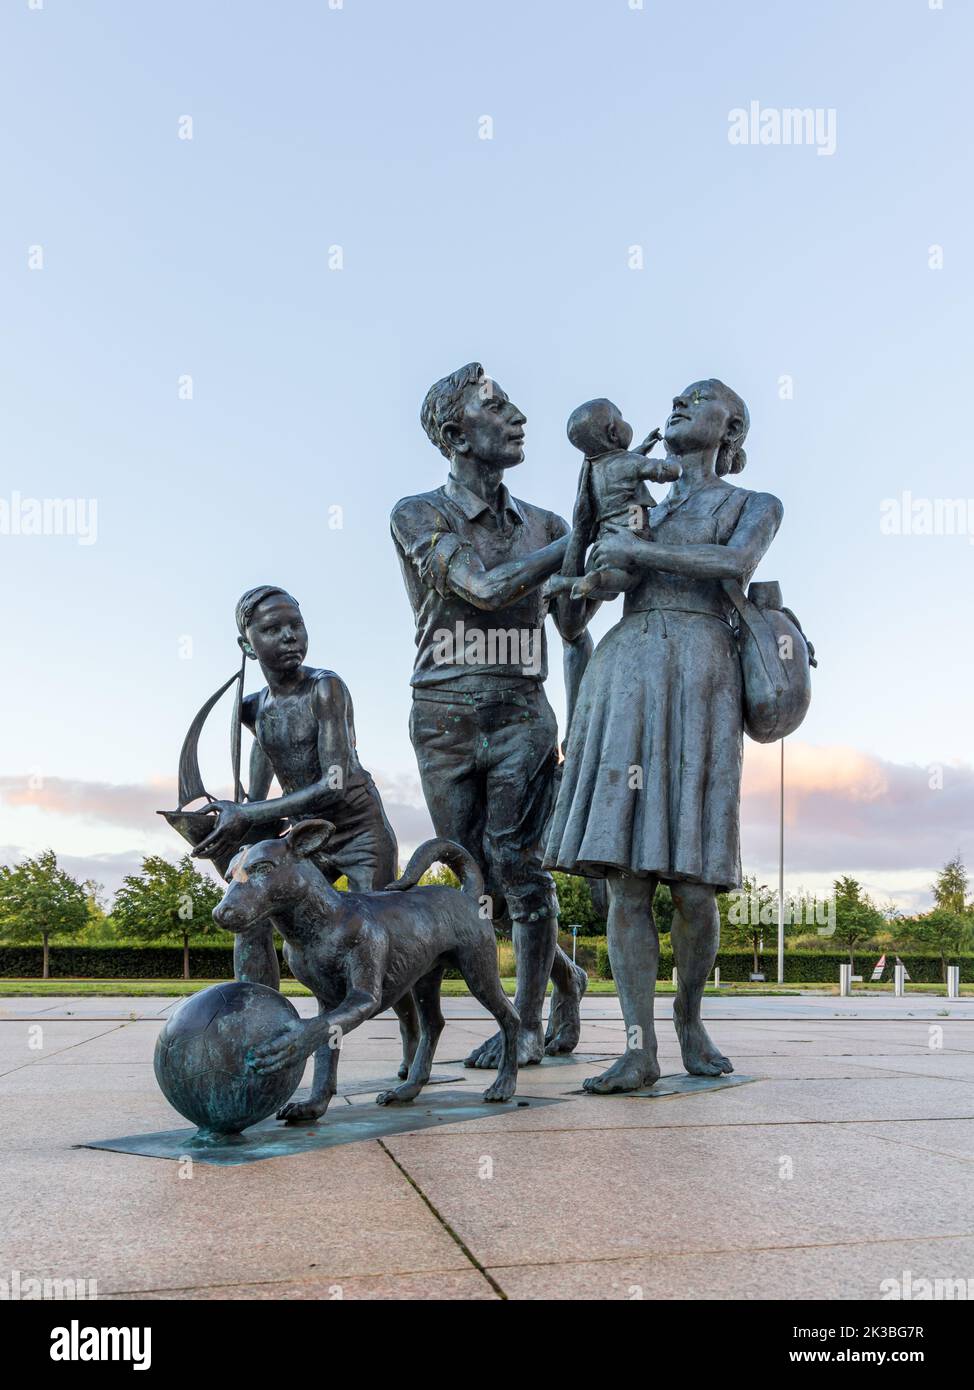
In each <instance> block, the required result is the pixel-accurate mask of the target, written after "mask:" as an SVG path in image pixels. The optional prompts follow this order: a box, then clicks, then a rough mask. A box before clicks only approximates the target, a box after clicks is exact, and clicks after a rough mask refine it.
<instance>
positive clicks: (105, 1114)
mask: <svg viewBox="0 0 974 1390" xmlns="http://www.w3.org/2000/svg"><path fill="white" fill-rule="evenodd" d="M297 1002H298V1004H299V1007H301V1011H302V1012H304V1013H310V1012H311V1011H312V1010H313V1007H314V1006H313V1003H312V1001H311V1000H300V1001H297ZM4 1003H5V1005H7V1006H10V1007H9V1008H5V1009H4V1013H5V1015H6V1016H5V1017H0V1113H2V1116H3V1123H2V1124H0V1269H3V1268H7V1269H17V1270H19V1271H20V1272H21V1274H22V1276H24V1277H29V1276H31V1275H41V1276H44V1275H47V1276H49V1277H51V1276H55V1277H57V1276H60V1277H69V1276H70V1277H76V1278H89V1279H90V1278H96V1279H97V1280H98V1284H99V1289H100V1292H101V1293H102V1294H103V1295H105V1296H111V1295H113V1294H115V1295H118V1296H124V1295H130V1294H135V1295H142V1296H145V1297H151V1298H155V1297H171V1298H256V1299H261V1300H270V1299H275V1298H295V1299H302V1300H304V1299H307V1300H312V1299H331V1298H335V1297H338V1296H339V1295H338V1294H337V1293H336V1288H337V1287H338V1286H340V1287H341V1290H342V1292H341V1295H340V1296H341V1297H344V1298H374V1299H392V1298H402V1299H409V1300H414V1299H433V1300H435V1299H440V1298H442V1299H466V1298H472V1299H485V1298H494V1297H498V1296H501V1295H503V1296H507V1297H510V1298H515V1299H522V1298H523V1299H534V1298H546V1299H589V1298H592V1299H611V1298H635V1297H638V1296H639V1295H640V1293H641V1296H642V1297H643V1298H693V1297H699V1298H728V1297H730V1298H740V1297H748V1298H755V1299H763V1298H778V1297H786V1298H793V1299H797V1300H800V1299H803V1298H814V1297H825V1298H852V1297H865V1298H879V1297H880V1294H879V1286H880V1283H881V1282H882V1280H883V1279H887V1278H893V1277H897V1278H898V1277H900V1275H901V1273H902V1271H904V1270H912V1271H913V1274H914V1276H915V1277H917V1278H921V1277H965V1278H966V1277H971V1278H974V1207H972V1203H971V1201H970V1194H971V1191H972V1190H974V1188H972V1184H974V1087H972V1086H971V1080H972V1079H974V1075H972V1072H971V1057H972V1056H974V1028H972V1027H971V1026H970V1025H971V1022H972V1021H974V1001H966V1000H965V1001H963V1003H962V1004H961V1005H960V1006H958V1005H956V1004H955V1003H954V1002H953V1001H951V1002H949V1003H948V1002H947V1001H944V1000H937V999H934V1000H932V1001H931V1000H924V1001H923V1016H922V1017H920V1016H916V1012H915V1011H916V1007H917V1004H916V1000H915V999H911V998H907V999H906V1000H901V1001H893V1000H891V999H882V998H881V999H878V1000H877V999H875V998H874V997H870V998H868V999H866V1000H861V999H856V998H853V999H852V1000H840V999H837V998H835V997H833V998H831V999H811V1000H809V999H807V998H805V997H804V996H802V997H798V998H797V1000H796V999H795V998H794V997H779V998H770V999H762V1000H754V999H742V998H736V999H734V1000H729V999H717V1000H710V999H708V1000H707V1001H705V1013H706V1014H707V1016H708V1017H709V1016H714V1017H716V1021H715V1023H714V1027H713V1033H714V1037H715V1040H716V1041H717V1042H718V1043H719V1045H720V1046H721V1047H722V1048H723V1049H725V1050H726V1051H727V1052H728V1054H729V1055H730V1056H731V1058H732V1060H734V1062H735V1064H736V1066H737V1073H735V1075H746V1076H748V1077H753V1078H754V1081H753V1083H752V1084H748V1085H743V1086H741V1085H738V1086H734V1085H732V1086H726V1087H722V1088H719V1089H716V1090H712V1091H710V1092H707V1091H704V1092H703V1093H698V1094H685V1095H681V1096H672V1097H666V1096H659V1097H655V1098H652V1099H639V1098H628V1097H595V1096H588V1095H577V1094H572V1093H573V1092H577V1091H579V1090H580V1089H581V1084H582V1081H583V1080H584V1079H585V1077H587V1076H591V1075H594V1074H596V1073H597V1072H598V1071H600V1070H602V1069H603V1068H604V1067H605V1066H606V1065H607V1059H608V1058H610V1057H612V1056H614V1055H618V1053H619V1052H621V1051H622V1047H623V1044H624V1034H623V1030H622V1022H621V1016H620V1014H619V1007H618V1001H617V1000H615V999H613V998H606V997H599V998H598V999H591V1000H586V1001H584V1003H585V1007H584V1017H585V1022H584V1025H583V1033H582V1042H581V1044H580V1047H579V1051H578V1053H577V1054H576V1055H575V1056H574V1057H573V1058H571V1059H566V1060H560V1061H559V1062H558V1064H556V1065H552V1064H550V1063H545V1064H543V1065H542V1066H540V1067H531V1068H523V1069H522V1071H521V1075H520V1078H519V1095H521V1097H522V1098H525V1099H528V1100H532V1099H535V1100H541V1099H546V1098H552V1099H559V1100H560V1101H561V1104H559V1105H532V1106H531V1107H530V1109H529V1110H528V1111H524V1110H521V1111H518V1110H516V1109H512V1110H509V1111H506V1112H505V1113H502V1114H498V1115H495V1116H493V1117H492V1118H490V1119H474V1120H469V1121H466V1122H464V1123H463V1124H445V1123H443V1124H438V1125H437V1127H436V1128H435V1129H427V1130H422V1131H421V1130H417V1129H416V1128H413V1129H406V1130H405V1131H404V1132H402V1133H399V1134H396V1135H392V1136H387V1137H386V1138H384V1139H381V1140H376V1139H370V1140H365V1141H361V1142H355V1143H350V1144H346V1145H344V1146H341V1147H333V1148H329V1149H325V1150H320V1151H316V1152H313V1153H305V1154H300V1155H296V1156H293V1157H289V1158H282V1159H278V1158H274V1159H268V1160H266V1161H264V1162H261V1163H256V1164H250V1165H242V1166H238V1167H234V1168H219V1167H214V1166H210V1165H207V1164H205V1163H198V1162H194V1163H193V1164H192V1165H191V1166H190V1168H189V1170H188V1172H189V1173H191V1174H192V1176H189V1175H188V1173H187V1175H181V1168H182V1165H180V1164H178V1163H172V1162H167V1161H165V1160H162V1159H154V1158H145V1157H138V1158H137V1157H134V1156H132V1155H128V1154H120V1153H109V1152H104V1151H96V1150H89V1149H73V1148H72V1147H71V1145H72V1144H77V1143H82V1142H84V1140H86V1139H91V1138H93V1137H98V1136H103V1135H111V1134H118V1135H124V1134H144V1133H147V1132H151V1131H159V1130H166V1129H173V1128H174V1127H177V1126H183V1125H184V1123H185V1122H184V1121H182V1119H181V1118H180V1117H178V1116H176V1114H175V1112H174V1111H173V1110H172V1109H171V1108H170V1107H169V1106H168V1104H167V1103H166V1101H165V1100H164V1099H163V1097H162V1096H161V1095H160V1093H159V1092H158V1090H157V1088H156V1085H155V1080H154V1076H153V1072H152V1062H151V1059H152V1051H153V1048H154V1044H155V1036H156V1034H157V1032H158V1028H159V1027H160V1025H161V1021H162V1019H163V1018H164V1017H165V1014H166V1013H167V1012H168V1011H169V1010H171V1009H172V1008H173V1007H175V1005H176V1003H178V1000H174V999H165V998H160V999H157V1000H144V999H126V998H118V999H110V1000H91V999H84V1000H79V1001H72V1000H51V999H34V1000H31V999H16V1000H8V1001H4ZM894 1005H898V1006H900V1010H899V1012H898V1013H897V1012H895V1009H894ZM65 1006H67V1007H65ZM797 1006H801V1008H800V1009H799V1008H798V1007H797ZM670 1007H671V1001H670V1000H665V1001H661V1004H660V1009H659V1014H660V1018H661V1022H662V1027H661V1029H660V1038H661V1063H662V1067H663V1070H664V1072H674V1071H677V1070H678V1069H679V1067H680V1062H679V1053H678V1049H677V1046H676V1040H675V1036H674V1034H673V1030H672V1024H671V1022H670V1021H669V1012H670ZM712 1010H713V1014H712ZM943 1010H948V1011H949V1013H948V1015H947V1016H942V1013H939V1012H938V1011H943ZM444 1012H445V1013H446V1015H447V1017H448V1027H447V1030H446V1032H445V1033H444V1037H443V1039H442V1040H441V1045H440V1047H439V1049H438V1056H437V1063H436V1065H437V1070H438V1072H440V1073H441V1074H444V1075H449V1076H451V1077H456V1078H458V1079H457V1080H456V1081H455V1082H451V1085H450V1089H451V1090H454V1091H456V1092H457V1093H458V1094H459V1095H461V1096H462V1097H464V1098H465V1101H469V1102H470V1103H471V1104H476V1103H478V1102H479V1098H480V1094H481V1093H482V1091H483V1089H484V1087H485V1086H486V1085H487V1084H489V1081H490V1079H491V1075H492V1074H491V1073H489V1072H487V1073H485V1072H481V1071H473V1070H464V1069H463V1068H462V1067H460V1066H458V1065H457V1062H458V1061H459V1060H460V1059H462V1058H463V1056H465V1055H466V1053H467V1052H468V1051H469V1050H470V1048H471V1047H472V1046H474V1045H475V1044H476V1043H477V1042H478V1041H480V1040H481V1039H482V1038H484V1037H486V1036H487V1035H488V1034H489V1033H490V1032H491V1031H492V1023H491V1021H490V1020H489V1018H488V1017H487V1016H486V1015H485V1014H484V1013H483V1011H482V1010H480V1009H479V1006H477V1005H476V1004H475V1003H474V1002H473V1001H470V1000H468V999H448V1000H444ZM133 1013H134V1014H135V1015H136V1021H133V1020H132V1018H131V1014H133ZM731 1015H732V1016H731ZM887 1015H889V1016H888V1017H887ZM35 1019H38V1020H40V1022H41V1024H42V1029H43V1042H44V1046H43V1048H42V1049H41V1050H40V1051H39V1052H38V1051H36V1050H32V1049H30V1048H28V1046H27V1041H28V1036H29V1033H28V1025H29V1024H30V1023H31V1022H32V1020H35ZM931 1025H936V1026H937V1027H938V1028H942V1029H943V1033H942V1036H941V1037H940V1041H941V1042H942V1046H941V1047H931V1046H930V1038H931V1035H930V1032H929V1029H930V1026H931ZM398 1060H399V1034H398V1025H397V1024H396V1021H395V1019H394V1018H392V1017H383V1018H380V1019H376V1020H371V1021H370V1023H369V1024H368V1025H366V1026H365V1027H364V1028H362V1029H360V1030H358V1031H357V1032H356V1033H353V1034H352V1035H350V1037H349V1038H348V1039H347V1041H346V1044H345V1048H344V1049H343V1056H342V1065H341V1072H340V1081H341V1085H342V1088H343V1091H344V1094H343V1095H341V1096H339V1097H338V1098H336V1100H335V1102H333V1109H332V1111H331V1113H330V1118H337V1117H338V1116H339V1115H340V1114H341V1113H349V1112H355V1111H358V1110H362V1111H363V1113H365V1112H366V1111H368V1110H369V1109H371V1110H372V1111H373V1112H374V1111H375V1106H374V1091H375V1090H377V1089H379V1088H384V1087H385V1086H386V1085H387V1084H388V1082H389V1080H390V1079H391V1075H392V1072H394V1070H395V1064H396V1063H397V1062H398ZM309 1080H310V1069H309V1071H308V1072H307V1073H306V1076H305V1083H306V1084H307V1082H308V1081H309ZM370 1088H373V1089H370ZM431 1089H432V1091H433V1093H434V1094H435V1092H436V1090H437V1088H435V1087H434V1088H431ZM323 1123H327V1118H326V1121H324V1122H323ZM633 1289H635V1290H636V1292H633ZM498 1290H500V1295H499V1293H498Z"/></svg>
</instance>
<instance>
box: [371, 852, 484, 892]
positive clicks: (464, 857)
mask: <svg viewBox="0 0 974 1390" xmlns="http://www.w3.org/2000/svg"><path fill="white" fill-rule="evenodd" d="M433 864H445V865H446V866H447V868H448V869H452V870H453V872H454V873H455V874H456V876H457V878H458V879H459V880H460V887H461V889H462V890H463V892H464V893H466V894H468V895H469V896H470V897H472V898H480V897H482V896H483V892H484V876H483V874H482V873H481V872H480V869H479V868H478V867H477V863H476V861H475V860H474V859H473V857H472V855H470V854H468V853H467V851H466V850H465V849H464V848H463V846H462V845H458V844H457V843H456V842H455V841H454V840H426V841H425V842H424V843H423V844H421V845H420V847H419V849H418V850H416V852H415V854H414V855H413V857H412V858H411V859H410V861H409V863H408V864H407V865H406V867H405V869H403V871H402V873H401V874H400V875H399V877H398V878H397V879H396V881H395V883H388V884H386V888H385V891H386V892H397V893H401V892H403V891H404V890H405V889H407V888H415V887H416V884H417V883H418V882H419V880H420V879H421V878H422V877H423V874H425V872H426V870H427V869H428V868H430V867H431V865H433Z"/></svg>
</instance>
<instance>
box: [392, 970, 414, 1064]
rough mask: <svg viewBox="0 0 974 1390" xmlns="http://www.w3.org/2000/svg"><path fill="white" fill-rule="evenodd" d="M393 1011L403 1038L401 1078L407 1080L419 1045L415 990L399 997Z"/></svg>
mask: <svg viewBox="0 0 974 1390" xmlns="http://www.w3.org/2000/svg"><path fill="white" fill-rule="evenodd" d="M392 1008H393V1012H394V1013H395V1015H396V1017H397V1018H398V1019H399V1036H400V1038H402V1061H401V1063H400V1064H399V1080H400V1081H405V1079H406V1077H407V1076H408V1075H409V1068H410V1066H411V1065H412V1061H413V1058H414V1057H415V1055H416V1049H417V1047H418V1046H419V1036H420V1022H419V1014H418V1013H417V1011H416V1000H415V998H414V995H413V991H412V990H411V989H410V990H407V992H406V993H405V994H404V995H403V996H402V998H401V999H397V1000H396V1002H395V1003H394V1004H393V1006H392Z"/></svg>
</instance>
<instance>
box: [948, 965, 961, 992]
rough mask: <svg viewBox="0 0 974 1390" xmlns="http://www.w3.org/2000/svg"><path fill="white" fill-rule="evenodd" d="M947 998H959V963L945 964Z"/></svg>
mask: <svg viewBox="0 0 974 1390" xmlns="http://www.w3.org/2000/svg"><path fill="white" fill-rule="evenodd" d="M947 998H948V999H959V998H960V966H959V965H948V966H947Z"/></svg>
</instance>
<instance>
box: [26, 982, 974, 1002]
mask: <svg viewBox="0 0 974 1390" xmlns="http://www.w3.org/2000/svg"><path fill="white" fill-rule="evenodd" d="M218 983H220V982H219V981H217V980H2V979H0V999H3V998H7V999H11V998H22V997H30V996H34V997H38V998H50V999H58V998H67V997H70V998H81V997H84V996H91V997H92V998H111V997H112V996H113V995H125V996H127V997H129V998H135V999H138V998H147V997H151V998H154V999H159V998H163V999H170V998H179V997H180V996H181V995H184V994H194V993H195V992H196V991H197V990H200V989H205V988H206V987H207V986H208V985H213V984H218ZM502 984H503V986H504V989H505V991H506V992H507V993H508V994H510V995H513V993H514V989H515V981H514V979H513V978H509V979H504V980H503V981H502ZM804 988H813V987H812V986H805V987H804ZM821 988H822V989H824V990H825V991H826V992H831V993H832V994H834V993H835V992H836V986H834V985H823V986H821ZM927 988H930V989H933V988H934V987H933V986H929V987H927ZM281 989H282V992H283V993H284V994H286V995H289V996H292V997H296V996H305V997H308V991H307V990H306V989H305V988H304V986H303V985H299V984H296V983H295V981H294V980H284V981H283V982H282V985H281ZM615 992H616V987H615V984H614V983H613V982H612V980H590V981H589V985H588V994H589V996H594V995H608V996H609V997H614V996H615ZM656 992H657V994H660V995H667V994H670V995H671V994H672V993H673V986H672V984H670V982H669V981H668V980H666V981H663V980H661V981H660V983H659V985H658V986H657V990H656ZM706 992H707V994H708V995H711V996H715V997H717V998H721V999H723V998H726V997H727V996H728V995H731V996H733V995H740V994H748V995H778V994H786V995H792V994H800V993H801V989H799V988H796V987H792V988H788V987H787V986H785V987H784V988H778V987H777V986H775V985H766V984H765V985H760V984H757V985H752V984H732V985H724V986H723V987H722V988H721V989H719V990H717V989H712V988H711V989H708V990H707V991H706ZM972 992H974V987H972ZM442 993H443V995H444V996H446V997H447V998H463V997H465V996H468V995H469V993H470V991H469V990H468V989H467V986H466V985H465V984H464V982H463V981H462V980H444V981H443V986H442Z"/></svg>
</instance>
